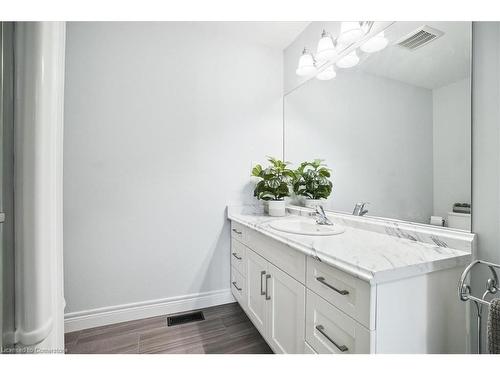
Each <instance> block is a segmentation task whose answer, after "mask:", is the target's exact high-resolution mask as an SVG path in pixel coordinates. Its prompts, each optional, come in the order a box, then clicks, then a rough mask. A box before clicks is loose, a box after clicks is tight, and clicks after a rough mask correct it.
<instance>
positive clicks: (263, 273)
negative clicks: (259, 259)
mask: <svg viewBox="0 0 500 375" xmlns="http://www.w3.org/2000/svg"><path fill="white" fill-rule="evenodd" d="M265 274H266V271H260V295H261V296H263V295H264V294H266V292H264V290H263V289H262V286H263V285H262V284H263V282H262V276H264V275H265Z"/></svg>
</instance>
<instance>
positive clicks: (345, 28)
mask: <svg viewBox="0 0 500 375" xmlns="http://www.w3.org/2000/svg"><path fill="white" fill-rule="evenodd" d="M362 36H363V30H362V29H361V25H360V24H359V22H358V21H354V22H352V21H349V22H342V23H341V24H340V35H339V37H338V38H337V39H338V42H339V43H341V44H351V43H354V42H356V41H357V40H358V39H359V38H361V37H362Z"/></svg>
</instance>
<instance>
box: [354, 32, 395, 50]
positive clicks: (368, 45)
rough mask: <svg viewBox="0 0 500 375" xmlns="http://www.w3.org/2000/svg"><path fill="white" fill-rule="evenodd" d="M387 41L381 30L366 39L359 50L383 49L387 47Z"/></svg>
mask: <svg viewBox="0 0 500 375" xmlns="http://www.w3.org/2000/svg"><path fill="white" fill-rule="evenodd" d="M388 43H389V41H388V40H387V38H386V37H385V35H384V32H383V31H381V32H380V33H378V34H377V35H375V36H374V37H373V38H370V39H368V40H367V41H366V42H365V43H363V44H362V45H361V47H360V49H361V51H363V52H366V53H373V52H378V51H381V50H383V49H384V48H385V47H387V44H388Z"/></svg>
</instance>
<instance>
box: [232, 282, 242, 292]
mask: <svg viewBox="0 0 500 375" xmlns="http://www.w3.org/2000/svg"><path fill="white" fill-rule="evenodd" d="M233 285H234V287H235V288H236V290H238V291H241V288H238V285H236V281H233Z"/></svg>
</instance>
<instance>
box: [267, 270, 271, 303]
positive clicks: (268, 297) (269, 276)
mask: <svg viewBox="0 0 500 375" xmlns="http://www.w3.org/2000/svg"><path fill="white" fill-rule="evenodd" d="M270 278H271V275H266V300H270V299H271V296H270V295H269V294H267V281H268V280H269V279H270Z"/></svg>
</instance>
